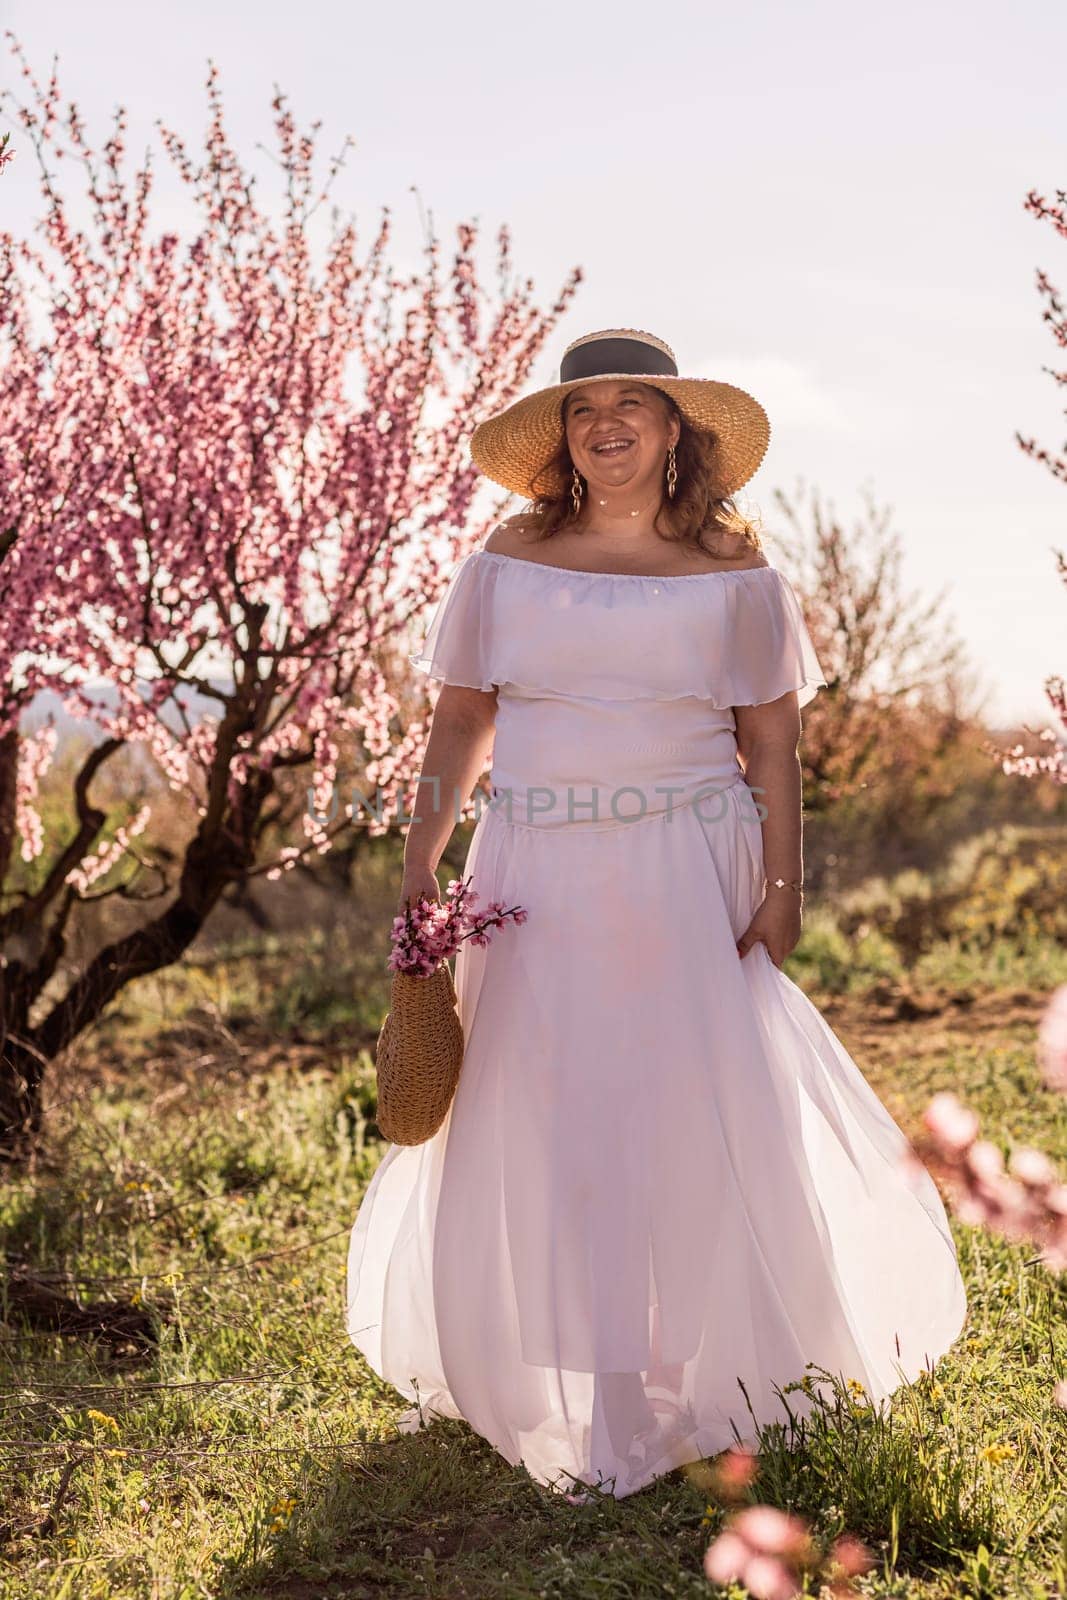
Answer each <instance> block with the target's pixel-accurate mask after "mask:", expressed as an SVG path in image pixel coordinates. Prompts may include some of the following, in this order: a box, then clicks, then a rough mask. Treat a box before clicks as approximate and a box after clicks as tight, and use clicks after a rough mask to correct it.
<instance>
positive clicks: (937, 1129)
mask: <svg viewBox="0 0 1067 1600" xmlns="http://www.w3.org/2000/svg"><path fill="white" fill-rule="evenodd" d="M923 1121H924V1122H925V1123H926V1126H927V1127H928V1128H929V1130H930V1132H931V1133H932V1134H933V1136H934V1138H935V1139H936V1140H937V1142H938V1144H939V1145H940V1146H941V1148H942V1150H944V1151H945V1152H946V1153H950V1154H951V1153H960V1152H962V1151H964V1150H966V1149H967V1148H968V1146H969V1145H971V1144H972V1143H973V1142H974V1140H975V1139H976V1138H977V1137H978V1118H977V1116H976V1115H975V1113H974V1112H973V1111H971V1110H969V1109H968V1107H966V1106H965V1105H963V1104H962V1102H961V1101H960V1100H959V1099H958V1098H957V1097H956V1095H954V1094H952V1093H951V1091H950V1090H947V1089H943V1090H942V1091H941V1093H940V1094H935V1095H934V1097H933V1099H932V1100H931V1101H930V1104H929V1105H928V1106H927V1108H926V1111H925V1113H924V1115H923Z"/></svg>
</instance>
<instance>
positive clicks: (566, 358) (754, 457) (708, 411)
mask: <svg viewBox="0 0 1067 1600" xmlns="http://www.w3.org/2000/svg"><path fill="white" fill-rule="evenodd" d="M603 378H634V379H637V380H639V381H640V382H641V383H649V384H651V385H652V386H653V387H654V388H656V389H662V390H663V392H664V394H668V395H670V397H671V399H672V400H673V401H674V403H675V405H676V406H677V407H678V410H679V411H680V412H681V413H682V416H683V417H684V418H685V419H686V421H687V422H688V423H690V424H691V426H692V427H694V428H699V429H701V430H702V431H703V432H711V433H713V434H714V435H715V439H716V452H715V455H716V463H717V467H718V470H717V472H716V474H715V477H714V479H713V483H712V490H713V493H714V494H715V496H716V498H717V499H724V498H725V497H726V496H727V495H729V494H733V493H734V491H735V490H737V489H740V487H741V485H742V484H744V483H747V482H748V480H749V478H751V477H752V475H753V473H754V472H755V471H756V469H757V467H758V466H759V464H760V462H761V461H762V460H763V457H764V456H765V455H766V453H767V443H768V441H769V439H770V436H771V425H770V423H769V421H768V420H767V413H766V412H765V411H764V409H763V407H762V406H761V405H760V403H759V401H758V400H754V399H753V398H752V396H751V395H750V394H746V392H745V390H744V389H738V388H736V387H735V386H734V385H733V384H732V383H719V382H717V381H716V380H715V379H713V378H680V377H679V376H678V364H677V362H676V360H675V358H674V351H673V350H672V349H671V347H670V346H669V345H667V344H664V342H663V340H662V339H657V338H656V337H655V335H654V334H651V333H642V332H640V331H639V330H638V329H636V328H605V329H604V330H603V331H602V332H600V333H587V334H586V335H585V336H584V337H583V338H581V339H575V341H574V343H573V344H569V345H568V346H567V348H566V350H565V351H564V352H563V360H562V361H561V363H560V369H559V382H558V383H556V384H552V385H551V386H550V387H549V388H547V389H538V390H537V391H536V392H535V393H534V394H529V395H526V396H525V397H524V398H523V399H522V400H516V402H515V403H514V405H510V406H508V408H507V410H506V411H501V412H499V413H498V414H497V415H496V416H495V417H487V418H486V420H485V421H484V422H481V423H479V425H478V426H477V427H476V428H475V430H474V432H473V434H472V435H471V445H470V450H471V460H472V461H473V462H474V464H475V466H476V467H477V468H478V469H479V471H480V472H484V473H485V476H486V477H487V478H492V480H493V482H494V483H499V484H502V485H503V487H504V488H505V489H510V490H511V491H512V492H513V493H514V494H521V495H525V496H526V497H527V498H528V499H531V500H533V499H536V498H537V497H538V496H539V495H542V494H553V495H558V494H561V493H563V491H564V489H565V487H566V485H565V484H563V483H562V482H560V481H559V480H558V479H556V478H555V477H554V476H553V474H552V473H551V472H549V471H548V470H547V467H548V463H549V462H550V461H551V459H552V457H553V456H554V455H555V453H556V451H557V450H558V449H559V446H560V444H561V442H562V439H563V415H562V406H563V397H564V395H566V394H568V393H569V391H570V390H571V389H576V388H578V386H579V385H580V384H583V383H592V382H594V381H596V380H599V379H603Z"/></svg>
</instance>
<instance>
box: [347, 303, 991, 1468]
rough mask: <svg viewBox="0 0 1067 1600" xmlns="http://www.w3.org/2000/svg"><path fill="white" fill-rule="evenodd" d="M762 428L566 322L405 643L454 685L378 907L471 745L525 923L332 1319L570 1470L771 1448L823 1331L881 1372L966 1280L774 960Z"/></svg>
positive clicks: (371, 1215)
mask: <svg viewBox="0 0 1067 1600" xmlns="http://www.w3.org/2000/svg"><path fill="white" fill-rule="evenodd" d="M768 438H769V427H768V423H767V418H766V415H765V413H764V411H763V409H762V407H761V406H759V405H758V404H757V402H756V401H755V400H753V399H752V397H751V396H750V395H747V394H745V393H744V392H743V391H742V390H740V389H736V388H734V387H732V386H731V385H729V384H725V383H716V382H710V381H707V380H697V379H684V378H680V377H679V376H678V369H677V365H676V363H675V360H674V357H673V355H672V353H671V351H670V349H669V348H668V346H666V345H665V344H663V343H662V341H660V340H659V339H656V338H654V337H653V336H652V335H649V334H645V333H639V332H635V331H633V330H626V329H623V330H619V329H610V330H607V331H606V332H603V333H596V334H590V335H588V336H587V337H586V338H584V339H579V340H577V341H576V342H575V343H574V344H572V345H571V346H570V347H569V348H568V350H567V351H566V352H565V354H564V357H563V363H562V367H561V371H560V382H559V383H558V384H557V385H554V386H552V387H550V388H548V389H545V390H542V391H540V392H538V393H536V394H533V395H530V396H527V397H526V398H525V399H523V400H520V401H519V402H517V403H516V404H514V405H512V406H511V407H509V408H508V409H507V410H506V411H504V412H503V413H501V414H500V415H498V416H495V417H493V418H490V419H489V420H487V421H485V422H483V423H482V424H481V425H480V426H479V427H478V428H477V429H476V430H475V433H474V435H473V437H472V443H471V453H472V457H473V459H474V461H475V464H476V465H477V466H478V467H479V468H480V469H481V471H483V472H484V473H485V474H486V475H487V476H488V477H489V478H491V479H493V481H494V482H496V483H499V484H502V485H503V486H505V487H506V488H508V489H512V490H514V491H516V492H518V493H520V494H525V495H526V496H527V497H528V499H529V502H530V503H529V506H528V508H527V511H526V512H525V513H524V514H523V515H521V516H520V517H518V518H517V519H513V521H512V522H510V523H508V524H505V525H504V526H503V527H501V528H498V529H497V530H495V531H494V532H493V534H491V535H490V537H489V539H488V540H487V541H486V543H485V545H484V547H482V548H479V549H476V550H474V551H473V552H472V553H471V554H469V555H468V556H467V557H466V558H465V559H464V560H463V561H461V562H460V563H459V566H458V568H457V569H456V570H455V572H454V573H453V574H452V575H451V579H450V583H449V587H448V590H447V591H446V593H445V596H444V598H443V599H442V601H441V603H440V605H439V606H438V608H437V611H436V613H435V615H434V618H433V620H432V622H431V625H430V628H429V630H428V632H427V635H426V638H425V640H424V643H423V647H422V650H421V651H420V652H418V653H416V654H415V655H414V656H413V657H412V660H413V661H415V662H416V664H417V665H418V666H419V667H421V668H422V669H423V670H425V671H427V672H428V673H429V674H430V675H431V676H433V677H435V678H437V679H440V680H442V683H443V687H442V688H441V690H440V695H439V698H438V700H437V703H436V707H435V710H434V716H433V726H432V730H431V734H430V739H429V742H428V746H427V751H426V757H425V761H424V766H423V772H422V777H423V779H425V780H427V781H425V782H423V783H422V784H420V786H419V789H418V795H419V799H418V801H417V803H416V805H415V807H414V810H413V821H412V824H411V827H410V828H409V831H408V834H407V839H406V846H405V866H404V876H403V884H402V887H401V895H400V902H401V904H403V902H404V900H405V899H406V898H407V897H409V896H412V897H413V896H415V895H417V894H418V893H420V892H422V893H427V894H430V895H431V896H436V895H437V882H436V877H435V868H436V867H437V865H438V862H439V861H440V858H441V854H442V851H443V850H444V847H445V845H446V843H447V841H448V838H449V835H450V833H451V831H452V827H453V825H454V821H455V817H456V815H457V809H456V808H457V806H458V805H459V804H460V802H465V801H466V800H467V798H469V796H470V794H471V792H472V789H473V787H474V784H475V782H476V780H477V778H478V777H479V775H480V774H481V772H482V771H483V769H484V766H485V763H486V760H487V758H488V757H489V755H490V753H492V759H493V765H492V773H491V778H492V805H491V806H490V807H489V808H488V809H486V810H484V811H483V812H482V814H481V816H480V817H479V819H478V822H477V825H476V827H475V830H474V834H473V837H472V840H471V845H470V849H469V852H468V856H467V863H466V869H465V875H470V876H471V877H472V879H473V887H474V888H475V889H476V890H477V892H478V894H479V895H480V896H481V900H482V903H483V904H484V903H486V902H488V901H490V900H499V901H503V902H504V904H505V905H507V906H513V905H522V906H524V907H525V908H526V911H527V919H526V921H525V922H524V924H523V925H522V926H521V927H514V926H512V927H504V928H501V929H499V930H498V931H497V932H496V934H495V935H493V936H492V939H491V942H490V943H489V944H488V945H487V946H485V947H479V946H475V945H474V944H473V943H472V942H470V941H468V942H466V943H465V944H464V945H463V946H462V947H461V950H460V952H459V955H458V956H457V959H456V988H457V993H458V1000H459V1014H460V1019H461V1021H462V1023H463V1028H464V1036H465V1041H466V1049H465V1055H464V1063H463V1070H462V1073H461V1076H460V1082H459V1087H458V1089H457V1092H456V1096H455V1099H454V1101H453V1103H452V1107H451V1109H450V1111H449V1114H448V1117H447V1118H446V1120H445V1122H444V1124H443V1126H442V1127H441V1129H440V1130H439V1132H438V1133H437V1134H436V1135H435V1137H434V1138H432V1139H431V1140H429V1141H428V1142H427V1143H425V1144H424V1145H421V1146H417V1147H406V1146H403V1147H402V1146H397V1145H390V1146H389V1147H388V1148H387V1150H386V1152H385V1155H384V1157H383V1158H382V1161H381V1163H380V1165H379V1167H378V1168H377V1170H376V1172H375V1175H374V1177H373V1179H372V1181H371V1183H370V1185H369V1187H368V1190H367V1192H366V1195H365V1196H364V1199H363V1202H362V1205H361V1206H360V1209H359V1214H358V1216H357V1219H356V1223H355V1227H354V1229H353V1233H352V1242H351V1250H350V1256H349V1280H348V1329H349V1334H350V1337H351V1338H352V1340H353V1342H354V1343H355V1344H356V1345H357V1346H358V1348H359V1349H360V1350H361V1351H362V1352H363V1353H364V1355H365V1356H366V1358H367V1360H368V1361H369V1363H370V1364H371V1366H372V1367H373V1369H374V1370H375V1371H376V1372H377V1373H378V1374H379V1375H381V1376H382V1377H384V1378H386V1379H387V1380H388V1381H389V1382H391V1383H392V1384H393V1385H394V1386H395V1387H396V1388H397V1389H398V1390H399V1391H400V1392H401V1393H402V1394H404V1395H406V1396H407V1397H408V1398H409V1399H415V1400H417V1401H418V1402H419V1404H418V1405H417V1406H416V1407H414V1408H412V1409H411V1410H410V1411H409V1412H407V1413H406V1414H405V1416H404V1418H403V1419H402V1425H404V1426H417V1425H419V1424H420V1423H423V1422H425V1421H427V1420H429V1419H430V1418H431V1417H432V1416H433V1415H434V1414H435V1413H436V1414H440V1415H443V1416H450V1417H459V1418H464V1419H466V1420H467V1421H468V1422H469V1423H470V1424H471V1425H472V1426H473V1427H474V1428H475V1429H476V1430H477V1431H478V1432H479V1433H480V1434H482V1435H483V1436H484V1437H485V1438H486V1439H488V1440H489V1441H490V1442H491V1443H492V1444H493V1445H494V1446H495V1447H496V1449H497V1450H498V1451H500V1453H501V1454H502V1455H503V1456H504V1457H506V1459H507V1460H508V1461H509V1462H512V1463H513V1464H518V1463H520V1462H521V1463H522V1464H523V1465H524V1466H525V1467H526V1468H527V1470H528V1471H529V1472H530V1473H531V1474H532V1476H533V1477H534V1478H535V1479H536V1480H537V1481H538V1482H540V1483H543V1484H546V1485H552V1486H554V1487H558V1488H560V1489H563V1490H564V1491H566V1490H568V1489H572V1490H574V1489H575V1488H576V1493H573V1494H572V1496H571V1497H572V1498H582V1497H583V1496H584V1495H585V1494H587V1493H588V1492H589V1490H590V1488H592V1487H599V1488H601V1489H605V1490H607V1491H608V1492H610V1493H613V1494H614V1495H616V1496H617V1497H621V1496H623V1495H628V1494H632V1493H633V1492H634V1491H636V1490H638V1489H640V1488H642V1487H643V1486H644V1485H646V1484H648V1483H650V1482H651V1481H652V1480H653V1479H655V1478H657V1477H659V1476H660V1475H661V1474H663V1473H665V1472H667V1471H670V1470H671V1469H672V1468H674V1467H677V1466H680V1465H682V1464H683V1463H685V1462H688V1461H694V1460H697V1459H700V1458H702V1457H706V1456H710V1455H714V1454H716V1453H717V1452H719V1451H721V1450H723V1449H725V1448H727V1447H729V1446H730V1445H731V1444H732V1443H734V1442H735V1441H736V1439H738V1438H742V1439H745V1440H746V1441H748V1442H755V1437H756V1434H755V1425H756V1424H757V1423H758V1424H760V1425H766V1424H769V1423H772V1422H775V1421H780V1422H784V1421H786V1418H787V1412H786V1407H785V1403H784V1402H783V1399H782V1394H781V1390H782V1389H783V1388H784V1386H785V1385H786V1384H789V1383H796V1382H798V1381H800V1380H803V1379H804V1378H805V1377H807V1378H808V1379H809V1382H810V1381H811V1372H810V1371H809V1370H808V1365H809V1363H812V1364H815V1366H817V1367H818V1368H821V1369H822V1370H823V1371H824V1372H828V1373H832V1374H834V1375H836V1376H838V1377H840V1378H841V1379H842V1381H846V1382H847V1381H853V1382H854V1381H858V1382H860V1383H862V1384H863V1386H864V1388H865V1389H866V1391H867V1394H868V1396H869V1397H870V1399H871V1400H872V1401H873V1402H874V1403H877V1402H878V1401H879V1400H880V1399H881V1398H883V1397H884V1396H886V1395H888V1394H890V1393H891V1392H892V1391H893V1390H894V1389H895V1388H896V1387H897V1386H898V1385H899V1384H900V1383H901V1382H903V1381H905V1380H907V1379H911V1378H914V1377H915V1376H917V1374H918V1373H919V1371H920V1370H921V1369H922V1368H923V1367H924V1366H928V1365H931V1364H932V1362H933V1360H934V1359H935V1358H937V1357H938V1356H940V1355H941V1354H942V1353H943V1352H944V1351H945V1350H946V1349H947V1348H948V1347H949V1346H950V1345H951V1344H952V1342H953V1341H954V1340H955V1338H956V1337H957V1335H958V1333H959V1331H960V1329H961V1326H962V1324H963V1320H964V1316H965V1312H966V1300H965V1295H964V1288H963V1283H962V1279H961V1276H960V1272H959V1267H958V1264H957V1259H956V1254H955V1249H954V1246H953V1242H952V1237H951V1232H950V1229H949V1225H948V1222H947V1219H946V1216H945V1212H944V1209H943V1206H942V1204H941V1201H940V1198H939V1196H938V1193H937V1190H936V1188H935V1186H934V1184H933V1182H932V1180H931V1179H930V1177H929V1175H928V1174H927V1173H926V1172H925V1171H923V1170H922V1169H919V1171H918V1175H917V1176H916V1175H915V1173H914V1171H913V1169H912V1168H911V1167H910V1166H909V1164H908V1163H907V1161H906V1159H905V1158H906V1156H907V1155H908V1153H909V1147H908V1145H907V1142H906V1140H905V1137H904V1135H903V1133H902V1132H901V1130H900V1129H899V1127H898V1126H897V1124H896V1123H895V1122H894V1121H893V1119H892V1118H891V1117H890V1115H889V1113H888V1112H887V1111H886V1109H885V1108H884V1107H883V1106H882V1104H881V1103H880V1101H879V1100H878V1099H877V1097H876V1096H875V1094H874V1093H873V1091H872V1090H871V1089H870V1087H869V1085H868V1084H867V1083H866V1080H865V1079H864V1078H863V1077H862V1075H861V1073H860V1071H859V1069H858V1067H857V1066H856V1065H855V1064H854V1063H853V1062H852V1060H851V1059H850V1058H849V1056H848V1055H847V1054H846V1053H845V1051H844V1049H843V1048H842V1046H841V1044H840V1043H839V1041H838V1040H837V1039H836V1038H835V1036H834V1035H833V1033H832V1032H831V1031H830V1029H829V1028H828V1027H827V1025H826V1023H825V1022H824V1021H823V1020H822V1018H821V1017H820V1016H819V1014H818V1012H817V1011H816V1010H815V1008H814V1007H813V1006H812V1005H811V1003H810V1002H809V1001H808V1000H807V999H806V997H805V996H804V995H803V994H802V993H801V991H800V990H799V989H798V988H797V987H796V986H795V985H794V984H793V983H792V982H791V981H790V980H789V979H788V978H787V977H786V976H785V974H784V973H783V972H782V970H781V966H782V962H783V961H784V959H785V957H786V956H787V955H788V954H789V952H790V951H791V950H792V949H793V947H794V946H795V944H796V942H797V939H798V938H799V935H800V926H801V904H802V877H803V873H802V859H801V786H800V769H799V763H798V758H797V742H798V738H799V734H800V717H799V707H800V706H802V705H804V704H805V703H806V702H807V701H808V700H809V699H810V698H811V697H812V696H813V695H814V693H815V692H816V690H817V688H818V687H819V686H821V685H823V684H824V683H825V679H824V678H823V677H822V674H821V672H820V669H819V664H818V662H817V660H816V657H815V652H814V649H813V647H812V644H811V640H810V638H809V636H808V633H807V631H806V629H805V626H804V622H803V619H802V617H801V614H800V611H799V608H798V605H797V602H796V599H795V597H794V595H793V593H792V590H791V589H790V587H789V585H788V583H787V582H786V581H785V579H784V578H783V577H782V576H781V575H780V574H779V573H778V572H777V571H776V570H775V569H774V568H773V567H771V566H770V565H769V564H768V563H767V561H766V560H765V558H764V556H763V555H762V553H761V551H760V547H759V540H758V537H757V536H756V535H755V533H754V531H753V530H752V529H751V527H750V526H749V525H748V524H747V523H746V522H745V521H744V519H742V518H741V517H740V516H739V515H738V513H737V511H736V508H735V507H734V506H733V504H732V502H731V500H730V496H731V495H732V494H733V493H734V492H735V491H736V490H737V489H739V488H740V487H741V485H742V484H744V483H745V482H747V480H748V479H749V478H750V477H751V475H752V474H753V473H754V472H755V470H756V468H757V467H758V465H759V463H760V461H761V460H762V458H763V455H764V453H765V451H766V447H767V441H768ZM432 778H436V779H437V780H438V784H437V786H436V787H435V785H434V784H433V783H432V782H430V781H428V780H430V779H432ZM789 1404H790V1406H791V1408H792V1410H793V1412H794V1413H798V1412H799V1414H801V1415H803V1414H805V1412H806V1410H807V1409H810V1404H809V1401H808V1400H807V1399H806V1398H805V1396H804V1395H803V1393H797V1394H790V1398H789Z"/></svg>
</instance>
